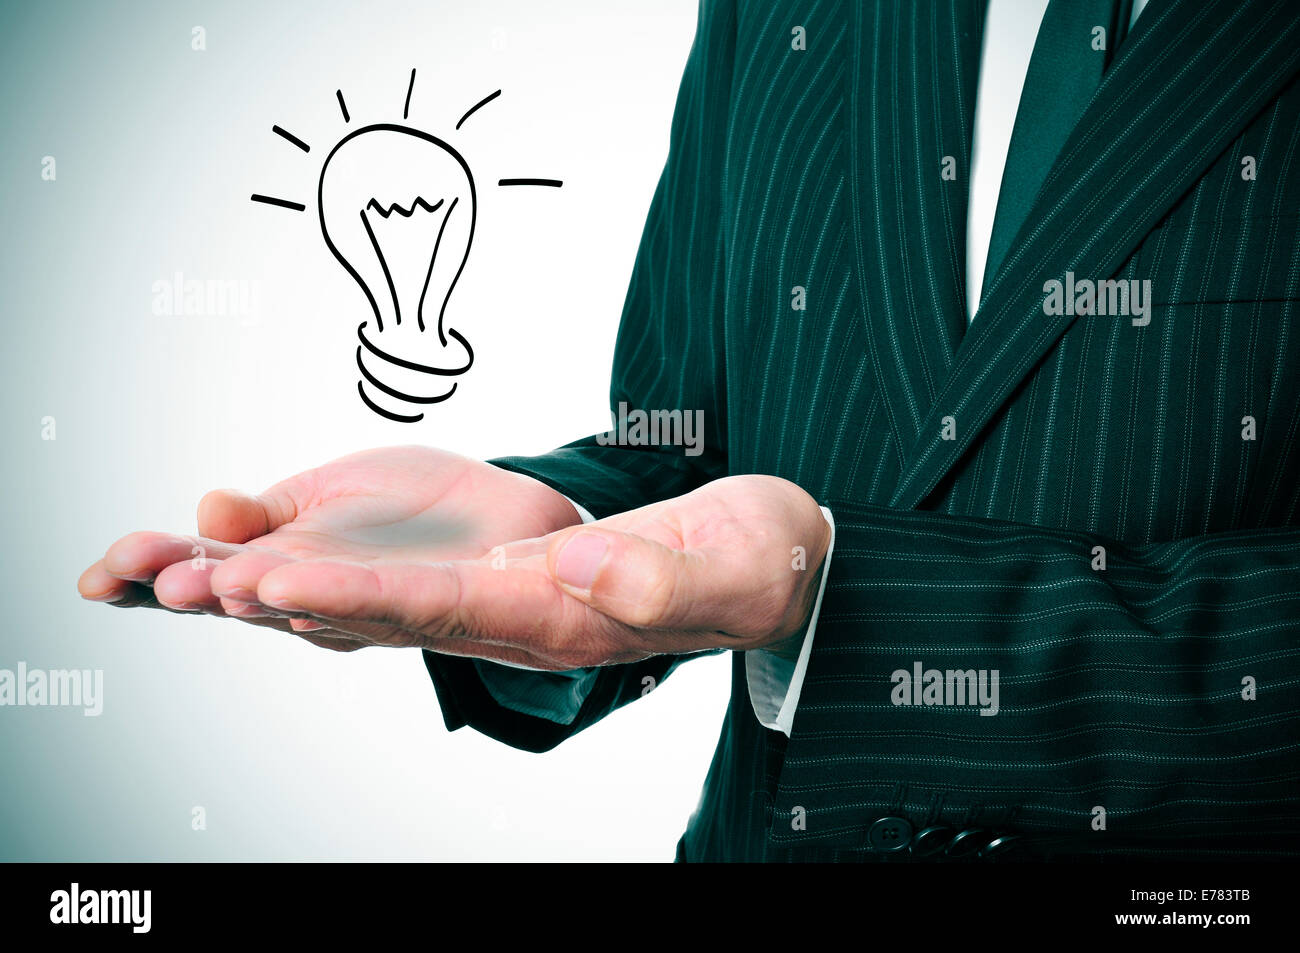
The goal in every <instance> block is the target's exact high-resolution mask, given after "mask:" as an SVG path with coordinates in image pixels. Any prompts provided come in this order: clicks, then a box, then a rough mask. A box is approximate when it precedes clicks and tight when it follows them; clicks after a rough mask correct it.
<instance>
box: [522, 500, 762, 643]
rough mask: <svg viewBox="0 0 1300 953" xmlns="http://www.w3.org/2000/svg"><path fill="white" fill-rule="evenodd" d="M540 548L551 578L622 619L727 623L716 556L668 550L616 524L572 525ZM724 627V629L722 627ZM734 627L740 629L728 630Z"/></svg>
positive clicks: (729, 597)
mask: <svg viewBox="0 0 1300 953" xmlns="http://www.w3.org/2000/svg"><path fill="white" fill-rule="evenodd" d="M557 535H558V537H559V538H557V539H556V540H555V541H554V542H553V543H552V544H551V546H550V548H549V549H548V551H547V554H546V564H547V568H548V569H549V570H550V573H551V576H552V578H554V580H555V581H556V582H557V583H558V584H559V586H560V587H561V588H562V589H564V591H565V592H567V593H569V595H571V596H573V597H574V598H576V599H578V600H579V601H581V602H584V603H586V604H587V605H589V606H591V607H592V608H593V609H595V610H596V611H598V612H600V613H602V614H604V615H607V616H609V617H610V618H613V619H616V620H617V621H619V622H622V623H624V624H626V625H631V626H636V627H638V628H659V629H693V628H702V629H717V628H724V629H727V626H728V624H729V619H728V616H729V615H734V614H735V613H734V612H730V613H729V612H728V611H727V610H728V609H729V608H730V606H732V605H734V603H735V601H736V596H737V595H738V594H737V593H734V592H730V591H729V589H730V588H733V587H729V586H728V582H729V580H728V578H727V576H728V574H727V573H726V572H725V568H726V567H725V566H723V565H721V562H722V560H723V559H724V557H722V556H720V555H719V554H716V553H706V552H703V551H699V550H694V551H683V550H679V549H671V548H669V547H668V546H665V545H663V544H662V543H658V542H655V541H654V540H650V539H646V538H645V537H643V536H638V535H636V534H634V533H625V532H621V531H619V530H610V529H595V528H593V527H590V526H588V527H575V528H574V530H573V531H571V532H565V533H561V534H557ZM727 631H732V630H731V629H727ZM736 634H740V633H736Z"/></svg>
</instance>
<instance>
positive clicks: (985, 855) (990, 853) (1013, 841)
mask: <svg viewBox="0 0 1300 953" xmlns="http://www.w3.org/2000/svg"><path fill="white" fill-rule="evenodd" d="M1021 846H1022V845H1021V840H1020V837H1019V836H1018V835H1016V834H1003V835H1002V836H1001V837H997V838H994V839H993V840H991V841H989V842H988V843H987V844H985V845H984V849H983V850H981V851H980V857H981V858H982V859H984V860H1003V859H1005V858H1007V857H1011V856H1013V855H1014V854H1015V853H1016V851H1018V850H1019V849H1020V847H1021Z"/></svg>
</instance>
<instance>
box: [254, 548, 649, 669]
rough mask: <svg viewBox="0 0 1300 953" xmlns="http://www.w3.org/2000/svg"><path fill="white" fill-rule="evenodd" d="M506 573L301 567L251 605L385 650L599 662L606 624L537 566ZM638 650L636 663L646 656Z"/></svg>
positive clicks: (265, 588)
mask: <svg viewBox="0 0 1300 953" xmlns="http://www.w3.org/2000/svg"><path fill="white" fill-rule="evenodd" d="M532 563H533V565H532V567H531V568H530V567H529V566H528V563H527V561H523V562H520V563H519V564H517V565H515V566H513V567H510V568H504V569H493V568H492V566H491V562H490V560H472V561H463V562H448V563H434V564H426V563H400V562H387V561H382V560H380V561H375V562H366V563H357V562H346V561H342V560H332V559H312V560H300V561H297V562H293V563H288V564H286V565H283V566H281V567H279V568H277V569H274V570H272V571H271V572H269V573H267V574H266V575H265V576H263V577H262V581H261V584H260V585H259V586H258V590H257V594H258V599H259V601H260V602H262V603H263V604H264V605H267V606H270V607H272V608H273V609H275V610H277V611H282V612H295V613H305V614H309V615H311V616H312V617H315V618H317V619H323V620H326V621H328V622H329V624H330V626H331V627H333V628H334V629H336V630H338V631H340V632H349V633H353V634H356V635H358V636H359V637H362V638H368V639H370V640H372V641H383V642H384V644H387V645H399V646H400V645H418V646H420V647H423V648H428V649H430V650H431V651H438V652H443V653H445V654H457V655H473V656H475V657H479V658H483V657H489V658H500V659H501V660H506V661H512V662H515V663H516V664H522V665H530V666H532V667H543V668H547V669H555V668H560V669H566V668H576V667H579V665H578V664H570V663H571V662H572V660H573V659H575V658H580V657H587V656H588V655H593V656H594V655H598V654H599V651H600V648H601V646H602V645H603V644H604V643H607V642H608V641H609V635H610V632H609V629H610V627H611V625H612V624H610V623H608V620H602V619H600V617H599V614H598V613H595V612H592V611H591V610H589V609H587V607H585V606H583V605H581V604H580V603H577V602H574V601H572V600H569V599H566V598H565V597H564V595H563V594H562V593H561V592H560V591H559V590H558V589H557V588H556V587H555V585H554V584H553V583H552V582H551V580H550V578H549V576H548V575H547V574H546V572H545V571H544V566H543V564H542V563H541V560H540V558H537V559H534V560H532ZM644 654H645V653H644V652H641V653H639V654H638V655H637V656H636V657H643V656H644Z"/></svg>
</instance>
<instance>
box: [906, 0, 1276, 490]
mask: <svg viewBox="0 0 1300 953" xmlns="http://www.w3.org/2000/svg"><path fill="white" fill-rule="evenodd" d="M1292 3H1293V0H1169V2H1168V3H1164V2H1161V0H1152V2H1151V4H1150V7H1149V8H1148V9H1147V10H1146V11H1144V12H1143V14H1142V16H1141V17H1140V18H1139V19H1138V22H1137V24H1136V25H1135V27H1134V31H1133V33H1132V35H1130V37H1129V38H1128V40H1127V41H1126V42H1125V43H1124V45H1123V46H1122V47H1121V48H1120V50H1119V52H1118V55H1117V57H1116V60H1115V63H1114V64H1113V65H1112V67H1111V68H1110V69H1109V70H1108V71H1107V74H1106V76H1105V78H1104V79H1103V81H1102V83H1101V86H1100V87H1099V88H1098V90H1097V93H1096V95H1095V96H1094V98H1093V100H1092V102H1091V103H1090V104H1089V106H1088V108H1087V110H1086V111H1085V112H1084V114H1083V116H1082V118H1081V119H1080V121H1079V124H1078V126H1077V127H1076V128H1075V130H1074V132H1073V133H1072V134H1071V136H1070V138H1069V140H1068V141H1067V142H1066V144H1065V146H1064V148H1063V149H1062V151H1061V155H1060V157H1058V159H1057V161H1056V164H1055V165H1054V166H1053V168H1052V171H1051V172H1049V173H1048V177H1047V181H1046V182H1045V183H1044V185H1043V188H1042V191H1041V192H1040V193H1039V195H1038V198H1037V199H1036V201H1035V203H1034V206H1033V208H1032V209H1031V210H1030V213H1029V217H1028V219H1027V220H1026V222H1025V226H1024V227H1023V228H1022V229H1021V231H1020V234H1019V235H1017V237H1016V239H1015V241H1014V243H1013V244H1012V246H1011V248H1010V249H1009V250H1008V252H1007V256H1006V258H1005V260H1004V263H1003V266H1002V268H1001V270H1000V271H999V273H998V275H997V278H996V280H995V282H994V284H993V286H992V287H991V288H990V289H989V293H988V295H987V297H986V298H985V299H984V302H983V304H982V305H981V307H980V310H979V312H978V313H977V314H976V316H975V320H974V323H973V324H972V326H971V329H970V332H969V334H967V336H966V337H965V339H964V340H963V341H962V342H961V345H960V347H959V348H958V350H957V354H956V358H955V361H954V363H953V367H952V371H951V374H950V375H949V376H948V377H947V379H946V382H945V383H944V386H943V387H942V389H941V390H940V392H939V395H938V397H937V398H936V399H935V401H934V402H933V404H932V405H931V407H930V411H929V413H928V414H927V415H926V418H925V420H924V421H923V422H922V424H921V426H920V429H919V433H918V435H917V437H916V441H915V443H914V444H913V445H912V446H911V448H910V450H909V451H908V452H907V453H906V454H905V458H906V465H905V468H904V471H903V474H902V477H901V480H900V483H899V485H898V488H897V490H896V491H895V493H894V497H893V500H892V504H893V505H894V506H898V507H904V508H909V509H910V508H914V507H917V506H919V505H920V504H921V503H922V502H924V500H925V498H926V497H927V496H928V495H929V494H930V493H931V491H932V490H933V489H934V488H935V486H936V485H938V483H939V482H940V480H941V479H942V478H943V477H944V475H945V474H946V473H947V472H948V470H949V469H950V468H951V467H952V466H953V465H954V464H955V463H956V462H957V461H958V460H959V459H960V458H961V456H962V454H963V453H964V452H965V450H966V449H967V447H969V446H970V444H971V443H972V441H973V440H974V439H975V438H976V437H977V436H978V435H979V433H980V432H981V431H982V430H983V429H984V428H985V426H986V425H987V424H988V423H989V421H990V419H991V418H992V417H993V416H994V414H995V413H996V412H997V410H998V409H999V407H1001V406H1002V404H1003V402H1004V401H1005V400H1006V399H1007V397H1008V396H1009V395H1010V394H1011V393H1012V392H1013V391H1014V389H1015V388H1016V387H1017V385H1018V384H1019V383H1020V382H1021V381H1022V380H1023V379H1024V378H1025V376H1026V375H1027V374H1028V373H1029V371H1030V370H1031V369H1032V368H1033V367H1034V366H1035V365H1036V364H1037V363H1038V362H1039V360H1040V359H1041V358H1042V357H1043V356H1044V355H1045V354H1046V353H1047V352H1048V351H1049V350H1050V349H1051V348H1052V347H1053V346H1054V345H1055V343H1056V342H1057V340H1059V339H1060V337H1061V335H1063V334H1064V333H1065V331H1066V330H1067V329H1068V328H1069V326H1070V325H1071V324H1072V323H1073V322H1074V320H1075V318H1074V317H1073V316H1070V315H1060V316H1049V315H1046V314H1045V313H1044V308H1043V300H1044V287H1043V286H1044V283H1045V282H1047V281H1049V280H1052V279H1057V280H1060V281H1065V277H1066V273H1067V272H1073V273H1074V274H1075V275H1076V276H1078V277H1080V278H1091V279H1094V280H1096V279H1105V278H1110V277H1112V276H1113V275H1114V274H1115V273H1116V272H1117V271H1118V270H1119V268H1120V267H1121V266H1122V265H1123V263H1124V262H1125V261H1126V260H1127V258H1128V257H1129V255H1130V254H1131V253H1132V251H1133V249H1134V248H1136V247H1137V245H1138V243H1139V242H1140V241H1141V239H1142V238H1143V236H1145V235H1146V234H1147V233H1148V232H1149V231H1150V230H1151V229H1152V228H1153V227H1154V226H1155V225H1156V224H1157V223H1158V222H1159V220H1160V219H1161V218H1162V217H1163V216H1164V215H1165V214H1166V213H1167V212H1168V211H1169V209H1170V208H1171V207H1172V206H1173V205H1174V204H1175V203H1176V202H1177V200H1178V199H1179V197H1180V196H1182V195H1183V194H1184V193H1185V192H1186V191H1187V190H1188V189H1189V188H1190V187H1191V186H1192V185H1193V184H1194V183H1195V181H1196V179H1197V178H1198V177H1199V176H1200V174H1201V173H1202V172H1203V171H1204V170H1205V168H1206V167H1207V166H1209V165H1210V163H1211V162H1213V161H1214V159H1215V158H1216V157H1217V156H1218V155H1219V154H1220V153H1221V152H1222V151H1223V150H1224V149H1225V148H1226V147H1227V146H1228V145H1229V144H1230V143H1231V142H1232V140H1233V139H1234V138H1235V137H1236V136H1237V134H1238V133H1239V132H1240V131H1241V129H1242V128H1243V127H1244V126H1245V125H1246V123H1247V122H1248V121H1249V120H1250V119H1251V118H1252V117H1253V116H1254V115H1256V114H1257V113H1258V112H1259V111H1260V110H1261V109H1262V108H1263V107H1264V106H1265V105H1266V104H1267V103H1268V102H1269V100H1271V99H1272V98H1273V97H1274V96H1275V95H1276V93H1277V92H1278V90H1279V89H1280V88H1281V87H1282V86H1283V85H1285V84H1286V83H1287V82H1288V81H1289V80H1290V79H1291V78H1292V77H1293V76H1294V75H1295V74H1296V71H1297V68H1300V17H1297V16H1296V14H1295V12H1294V10H1293V8H1292ZM884 274H886V275H889V274H891V273H890V272H884ZM1139 277H1140V276H1139ZM1155 293H1156V294H1158V293H1159V289H1155ZM1090 320H1105V321H1110V320H1123V319H1122V318H1113V317H1107V318H1092V319H1090ZM1132 331H1133V333H1141V329H1139V328H1133V329H1132ZM949 416H951V417H952V418H954V420H955V424H956V427H955V430H956V433H955V439H943V430H944V418H946V417H949Z"/></svg>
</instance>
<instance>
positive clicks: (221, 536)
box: [198, 487, 298, 543]
mask: <svg viewBox="0 0 1300 953" xmlns="http://www.w3.org/2000/svg"><path fill="white" fill-rule="evenodd" d="M297 515H298V507H297V506H296V505H295V503H294V500H293V498H292V496H290V495H289V494H288V493H286V492H284V491H282V490H281V489H280V488H279V487H276V488H273V489H271V490H268V491H267V492H266V493H263V494H261V495H260V496H253V495H251V494H249V493H244V492H243V491H242V490H213V491H212V492H210V493H207V494H206V495H204V497H203V499H202V500H200V501H199V514H198V521H199V535H200V536H206V537H208V538H209V539H218V540H221V541H222V542H223V543H246V542H248V541H249V540H250V539H257V538H258V537H259V536H265V535H266V534H267V533H269V532H271V530H273V529H276V528H277V527H280V526H283V525H284V524H285V523H290V522H292V521H293V520H294V519H295V518H296V517H297Z"/></svg>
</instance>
